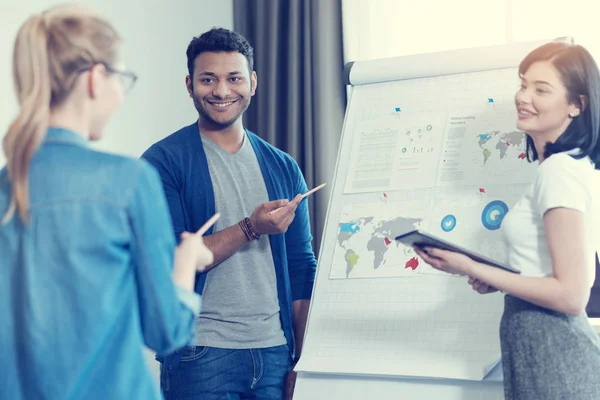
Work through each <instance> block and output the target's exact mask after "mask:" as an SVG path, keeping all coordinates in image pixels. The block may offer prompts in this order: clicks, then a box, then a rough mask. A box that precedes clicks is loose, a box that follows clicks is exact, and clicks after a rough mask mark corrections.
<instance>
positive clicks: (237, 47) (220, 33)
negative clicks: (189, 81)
mask: <svg viewBox="0 0 600 400" xmlns="http://www.w3.org/2000/svg"><path fill="white" fill-rule="evenodd" d="M206 51H213V52H226V53H232V52H238V53H240V54H242V55H243V56H244V57H246V60H247V61H248V69H249V70H250V72H252V71H253V69H254V49H253V48H252V46H250V43H248V41H247V40H246V38H245V37H243V36H242V35H240V34H239V33H237V32H234V31H230V30H229V29H225V28H216V27H215V28H212V29H211V30H210V31H207V32H204V33H203V34H202V35H200V36H197V37H195V38H193V39H192V41H191V42H190V44H189V45H188V48H187V50H186V55H187V67H188V73H189V74H190V77H192V78H193V77H194V65H195V64H194V63H195V61H196V57H198V56H199V55H200V54H202V53H204V52H206Z"/></svg>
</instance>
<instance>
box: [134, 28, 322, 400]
mask: <svg viewBox="0 0 600 400" xmlns="http://www.w3.org/2000/svg"><path fill="white" fill-rule="evenodd" d="M187 60H188V65H187V66H188V72H189V75H188V76H186V87H187V91H188V94H189V96H190V98H192V99H193V101H194V106H195V107H196V110H197V111H198V116H199V118H198V121H197V122H195V123H194V124H192V125H190V126H187V127H185V128H183V129H181V130H179V131H177V132H175V133H173V134H171V135H169V136H168V137H166V138H165V139H163V140H161V141H160V142H158V143H156V144H154V145H153V146H152V147H150V148H149V149H148V150H147V151H146V152H145V153H144V155H143V158H145V159H146V160H148V161H149V162H150V163H151V164H152V165H154V166H155V168H156V169H157V170H158V172H159V173H160V175H161V177H162V181H163V187H164V191H165V193H166V196H167V199H168V202H169V206H170V211H171V217H172V221H173V227H174V232H175V236H176V238H177V240H180V236H181V234H182V233H183V232H186V231H188V232H193V231H196V230H197V229H198V228H199V227H200V226H201V225H202V224H203V223H204V222H205V221H206V220H207V219H208V218H210V217H211V216H212V215H213V214H214V213H215V212H219V213H220V214H221V218H220V219H219V220H218V221H217V222H216V224H215V225H214V228H213V230H212V231H209V232H208V233H207V236H205V240H204V243H205V244H206V246H207V247H208V248H209V249H210V250H211V251H212V252H213V254H214V258H215V262H214V264H213V265H212V266H211V268H210V269H209V270H208V272H205V273H204V274H202V275H199V276H198V277H197V281H196V292H197V293H199V294H202V310H201V312H200V315H199V316H198V319H197V325H196V326H197V329H196V339H195V343H192V344H190V346H188V347H186V348H183V349H180V350H178V351H177V352H176V353H174V354H170V355H167V356H164V357H158V359H159V361H161V363H162V366H161V387H162V390H163V393H164V395H165V397H166V398H167V399H180V398H199V399H223V398H227V399H244V398H252V399H277V400H279V399H283V398H285V397H287V398H291V393H292V392H293V387H294V382H295V374H294V373H293V372H290V371H291V369H292V367H293V363H294V360H297V358H298V357H299V355H300V351H301V348H302V339H303V335H304V328H305V324H306V317H307V312H308V305H309V299H310V295H311V292H312V286H313V282H314V274H315V269H316V261H315V257H314V253H313V250H312V247H311V241H312V237H311V233H310V226H309V216H308V208H307V204H306V202H302V201H301V198H300V197H299V194H301V193H304V192H306V191H307V188H306V182H305V180H304V177H303V176H302V173H301V171H300V169H299V167H298V165H297V164H296V162H295V161H294V160H293V159H292V157H290V156H289V155H288V154H286V153H284V152H282V151H281V150H278V149H276V148H275V147H273V146H271V145H269V144H268V143H266V142H265V141H263V140H262V139H260V138H259V137H258V136H256V135H255V134H254V133H252V132H250V131H248V130H247V129H245V128H244V126H243V124H242V115H243V113H244V111H246V109H247V108H248V105H249V104H250V100H251V98H252V96H253V95H254V93H255V90H256V85H257V76H256V73H255V72H254V70H253V49H252V47H251V46H250V45H249V43H248V42H247V41H246V39H245V38H244V37H242V36H240V35H239V34H237V33H235V32H232V31H229V30H226V29H221V28H214V29H212V30H210V31H208V32H206V33H204V34H202V35H201V36H200V37H196V38H194V39H193V40H192V41H191V43H190V44H189V46H188V49H187ZM279 207H283V208H282V209H281V210H280V211H279V212H277V213H273V214H272V215H271V214H270V213H269V211H271V210H274V209H276V208H279ZM285 393H287V395H285Z"/></svg>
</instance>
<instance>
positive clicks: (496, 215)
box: [481, 200, 508, 231]
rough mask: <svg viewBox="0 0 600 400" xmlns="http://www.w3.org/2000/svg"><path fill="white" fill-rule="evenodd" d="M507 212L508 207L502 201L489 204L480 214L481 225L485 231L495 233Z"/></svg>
mask: <svg viewBox="0 0 600 400" xmlns="http://www.w3.org/2000/svg"><path fill="white" fill-rule="evenodd" d="M507 212H508V206H507V205H506V203H505V202H503V201H502V200H494V201H491V202H489V203H488V204H487V205H486V206H485V208H484V209H483V212H482V213H481V223H483V226H484V227H485V228H486V229H489V230H490V231H495V230H497V229H500V226H501V225H502V220H503V219H504V216H505V215H506V213H507Z"/></svg>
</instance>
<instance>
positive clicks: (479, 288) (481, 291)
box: [469, 277, 498, 294]
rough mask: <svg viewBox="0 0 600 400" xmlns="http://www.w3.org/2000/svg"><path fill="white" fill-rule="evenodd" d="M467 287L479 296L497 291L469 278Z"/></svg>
mask: <svg viewBox="0 0 600 400" xmlns="http://www.w3.org/2000/svg"><path fill="white" fill-rule="evenodd" d="M469 285H471V287H472V288H473V290H474V291H476V292H477V293H479V294H488V293H494V292H497V291H498V289H496V288H495V287H493V286H490V285H488V284H487V283H485V282H482V281H480V280H479V279H475V278H471V277H469Z"/></svg>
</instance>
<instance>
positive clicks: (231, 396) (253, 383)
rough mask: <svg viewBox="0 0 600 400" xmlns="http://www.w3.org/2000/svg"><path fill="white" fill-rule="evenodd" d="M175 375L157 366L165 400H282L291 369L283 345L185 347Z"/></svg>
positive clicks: (285, 347) (286, 349) (288, 356)
mask: <svg viewBox="0 0 600 400" xmlns="http://www.w3.org/2000/svg"><path fill="white" fill-rule="evenodd" d="M182 351H183V355H182V358H181V362H180V364H179V365H178V367H177V368H176V370H175V372H169V371H167V370H166V368H164V366H162V365H161V369H160V386H161V389H162V391H163V395H164V396H165V399H166V400H187V399H190V400H192V399H193V400H241V399H256V400H282V399H283V398H284V394H285V382H286V378H287V375H288V373H289V371H290V370H291V357H290V352H289V350H288V347H287V346H286V345H283V346H277V347H268V348H264V349H243V350H240V349H220V348H216V347H206V346H199V347H188V348H186V349H185V350H182Z"/></svg>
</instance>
